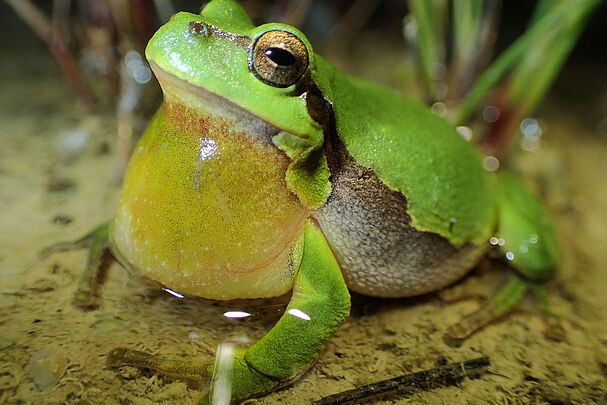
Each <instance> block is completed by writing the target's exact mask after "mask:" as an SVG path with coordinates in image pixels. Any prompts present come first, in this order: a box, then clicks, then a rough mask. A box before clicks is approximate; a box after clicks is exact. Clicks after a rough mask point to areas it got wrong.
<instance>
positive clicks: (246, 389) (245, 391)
mask: <svg viewBox="0 0 607 405" xmlns="http://www.w3.org/2000/svg"><path fill="white" fill-rule="evenodd" d="M222 347H223V348H222ZM245 354H246V350H244V349H234V348H233V347H232V346H231V345H228V344H225V345H222V346H220V350H219V351H218V354H217V360H216V361H215V363H214V364H213V363H212V362H209V361H203V360H191V359H189V360H180V359H166V358H161V357H157V356H154V355H151V354H148V353H144V352H140V351H137V350H130V349H125V348H117V349H114V350H112V351H111V352H110V353H109V354H108V357H107V364H108V366H109V367H112V368H119V367H123V366H131V367H137V368H140V369H146V370H151V371H154V372H155V373H158V374H161V375H166V376H169V377H171V378H176V379H180V380H186V381H188V382H191V383H194V384H196V385H197V386H206V387H208V389H207V391H206V392H205V394H204V398H203V400H202V403H205V404H206V403H220V404H227V403H231V401H234V400H241V399H245V398H252V397H256V396H260V395H264V394H267V393H269V392H272V391H274V390H276V389H278V388H280V387H282V386H284V385H286V384H288V383H289V381H281V380H278V379H275V378H272V377H270V376H267V375H264V374H262V373H261V372H259V371H258V370H256V369H255V368H254V367H253V366H251V365H250V364H249V363H248V362H247V361H246V359H245ZM209 382H210V384H209Z"/></svg>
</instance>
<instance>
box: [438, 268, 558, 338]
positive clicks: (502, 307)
mask: <svg viewBox="0 0 607 405" xmlns="http://www.w3.org/2000/svg"><path fill="white" fill-rule="evenodd" d="M545 289H546V287H545V286H543V285H540V284H537V283H535V282H533V281H530V280H527V279H522V278H520V277H519V276H514V277H513V278H512V279H511V280H510V281H509V282H508V283H507V284H506V285H505V286H503V287H502V288H501V289H500V290H498V291H497V293H495V294H494V295H493V296H492V297H490V298H489V299H488V300H487V301H486V302H485V303H483V304H482V305H481V307H480V308H479V309H478V310H476V311H475V312H472V313H471V314H468V315H466V316H465V317H463V318H462V319H461V320H460V321H459V322H458V323H456V324H454V325H451V326H450V327H449V328H448V329H447V332H446V333H445V335H444V337H443V339H444V341H445V342H446V343H447V344H448V345H450V346H458V345H459V344H461V343H462V342H463V341H464V340H466V339H467V338H468V337H470V336H471V335H472V334H473V333H475V332H477V331H479V330H480V329H482V328H483V327H485V326H487V325H488V324H490V323H492V322H496V321H498V320H500V319H502V318H503V317H505V316H507V315H508V314H509V313H511V312H512V311H513V310H515V309H516V308H517V307H518V306H519V304H520V303H521V301H522V300H523V298H524V297H525V295H526V293H527V292H528V291H531V292H532V293H533V296H534V297H535V299H536V300H537V301H538V302H539V304H540V307H541V310H542V314H543V315H544V318H545V320H546V329H545V331H544V335H545V336H546V337H547V338H549V339H552V340H557V341H560V340H563V339H564V338H565V331H564V329H563V327H562V324H561V322H560V319H559V318H558V317H557V316H556V315H555V313H554V311H552V309H551V308H550V306H549V305H548V299H547V296H546V291H545Z"/></svg>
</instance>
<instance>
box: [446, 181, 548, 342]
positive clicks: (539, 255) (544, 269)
mask: <svg viewBox="0 0 607 405" xmlns="http://www.w3.org/2000/svg"><path fill="white" fill-rule="evenodd" d="M497 185H498V216H499V220H498V223H499V224H498V232H497V235H496V236H495V237H494V238H492V239H493V240H492V244H494V245H497V246H498V247H499V249H500V251H501V253H502V254H503V255H504V257H505V258H506V260H507V261H508V263H509V264H510V265H511V266H512V267H514V268H515V269H516V271H517V273H518V274H513V275H512V276H511V279H510V281H509V282H508V283H507V284H506V285H505V286H504V287H503V288H502V289H501V290H499V291H498V292H497V293H496V294H495V295H494V296H493V297H491V298H489V300H488V301H487V302H486V303H485V304H484V305H483V306H481V308H480V309H479V310H478V311H476V312H474V313H472V314H470V315H468V316H466V317H465V318H463V319H462V320H461V321H460V322H459V323H458V324H456V325H453V326H452V327H450V328H449V330H448V332H447V339H448V341H451V342H453V341H455V342H457V341H461V340H463V339H465V338H467V337H468V336H470V335H471V334H472V333H474V332H475V331H477V330H479V329H480V328H482V327H483V326H485V325H487V324H489V323H490V322H493V321H495V320H496V319H498V318H500V317H502V316H504V315H505V314H507V313H508V312H510V311H511V310H513V309H514V308H516V307H517V305H518V304H519V303H520V302H521V300H522V299H523V297H524V296H525V294H526V293H527V291H529V290H531V291H532V292H533V293H534V295H535V296H536V298H537V299H538V300H540V302H541V304H542V305H543V306H544V309H545V310H548V307H547V303H546V296H545V294H544V285H543V283H545V282H546V281H547V280H549V279H550V278H551V277H552V276H553V275H554V270H555V268H556V266H557V264H558V255H557V251H558V250H557V241H556V233H555V230H554V226H553V223H552V220H551V218H550V216H549V215H548V212H547V211H546V209H545V208H544V206H543V205H542V204H541V203H540V202H539V201H538V200H537V198H536V197H535V195H533V194H532V193H531V192H530V191H529V190H528V189H527V188H526V187H525V185H524V184H523V182H522V180H521V178H520V177H519V176H518V175H516V174H515V173H513V172H511V171H507V170H505V171H502V172H499V173H498V175H497ZM548 312H549V311H548Z"/></svg>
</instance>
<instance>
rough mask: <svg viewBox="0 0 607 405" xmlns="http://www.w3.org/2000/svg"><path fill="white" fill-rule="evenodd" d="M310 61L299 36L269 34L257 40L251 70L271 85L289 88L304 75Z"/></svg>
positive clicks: (250, 58) (250, 59) (280, 32)
mask: <svg viewBox="0 0 607 405" xmlns="http://www.w3.org/2000/svg"><path fill="white" fill-rule="evenodd" d="M308 60H309V59H308V49H307V48H306V45H305V44H304V43H303V42H302V41H301V39H299V38H298V37H297V36H295V35H293V34H291V33H290V32H286V31H279V30H275V31H268V32H266V33H264V34H262V35H261V36H259V37H258V38H257V40H255V43H254V44H253V47H252V49H251V53H250V55H249V69H250V70H251V72H253V74H254V75H255V76H257V78H258V79H259V80H261V81H262V82H264V83H266V84H269V85H270V86H274V87H289V86H291V85H292V84H295V83H297V81H298V80H299V79H301V77H302V76H303V75H304V73H305V72H306V69H307V68H308Z"/></svg>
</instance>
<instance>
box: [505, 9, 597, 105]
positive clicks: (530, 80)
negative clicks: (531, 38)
mask: <svg viewBox="0 0 607 405" xmlns="http://www.w3.org/2000/svg"><path fill="white" fill-rule="evenodd" d="M568 2H570V3H571V0H568ZM555 4H556V3H552V4H551V5H552V7H550V6H548V7H544V8H543V9H542V10H541V12H543V13H545V14H548V13H550V11H551V10H552V9H553V8H554V5H555ZM589 4H590V3H589ZM540 6H542V4H541V3H540V4H538V7H540ZM591 11H592V7H579V8H578V9H576V12H575V13H571V14H567V15H564V16H563V18H562V19H561V21H560V22H559V24H558V25H555V26H553V27H551V29H550V30H549V31H548V32H546V33H545V35H544V36H542V37H541V38H539V39H538V41H537V42H536V46H534V47H533V50H532V51H531V52H529V53H526V54H525V55H524V56H523V58H522V59H521V61H520V63H519V64H518V65H517V66H516V68H515V69H514V71H513V74H512V79H511V80H510V82H509V92H508V96H509V97H508V100H509V103H510V105H512V106H516V108H517V109H518V110H519V112H520V113H521V114H522V115H526V114H529V113H530V112H531V111H532V110H533V109H534V108H535V107H536V106H537V104H538V103H539V102H540V101H541V99H542V98H543V97H544V95H545V94H546V92H547V91H548V89H549V88H550V86H551V85H552V83H553V82H554V79H555V78H556V76H557V74H558V73H559V71H560V70H561V68H562V66H563V64H564V62H565V60H566V58H567V56H568V55H569V53H570V52H571V50H572V49H573V46H574V45H575V43H576V42H577V39H578V38H579V36H580V34H581V32H582V30H583V28H584V26H585V25H586V24H585V23H586V20H587V18H588V17H589V16H590V14H591ZM540 18H541V17H540Z"/></svg>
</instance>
